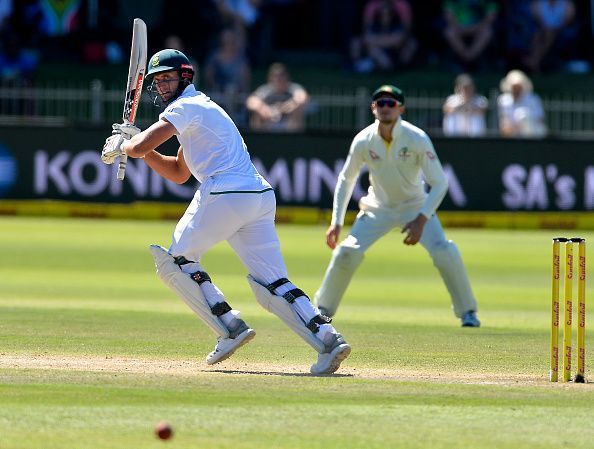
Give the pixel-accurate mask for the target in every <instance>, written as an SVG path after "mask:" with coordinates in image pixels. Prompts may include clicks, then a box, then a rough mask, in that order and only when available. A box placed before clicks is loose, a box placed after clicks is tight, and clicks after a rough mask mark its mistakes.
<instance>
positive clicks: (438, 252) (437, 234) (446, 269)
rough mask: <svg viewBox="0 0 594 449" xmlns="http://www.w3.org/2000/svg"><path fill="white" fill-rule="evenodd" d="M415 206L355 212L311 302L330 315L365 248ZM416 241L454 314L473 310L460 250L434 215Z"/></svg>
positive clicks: (474, 304)
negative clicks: (436, 272)
mask: <svg viewBox="0 0 594 449" xmlns="http://www.w3.org/2000/svg"><path fill="white" fill-rule="evenodd" d="M418 210H419V209H418V207H409V208H408V210H406V209H405V210H404V211H402V212H400V213H393V212H391V211H390V210H378V211H373V212H372V211H365V212H363V211H361V212H359V214H358V215H357V220H356V221H355V223H354V224H353V227H352V228H351V232H350V233H349V235H348V236H347V238H346V239H344V240H343V241H342V242H341V243H340V245H339V246H338V247H337V248H336V249H335V250H334V251H333V253H332V260H331V261H330V264H329V265H328V269H327V270H326V274H325V275H324V280H323V281H322V285H321V286H320V288H319V290H318V291H317V292H316V294H315V297H314V303H315V305H316V306H317V307H319V308H322V309H323V310H324V313H327V314H328V315H330V316H333V315H334V314H335V313H336V310H337V309H338V305H339V304H340V301H341V299H342V296H343V295H344V293H345V291H346V289H347V287H348V285H349V283H350V281H351V278H352V277H353V275H354V273H355V271H356V269H357V267H358V266H359V264H360V263H361V262H362V260H363V255H364V254H365V252H366V251H367V249H368V248H369V247H370V246H371V245H373V244H374V243H375V242H376V241H377V240H378V239H380V238H381V237H383V236H384V235H386V234H387V233H388V232H390V231H391V230H392V229H394V228H396V227H399V228H402V226H404V225H405V224H406V223H408V222H409V221H411V220H412V219H414V218H415V217H416V216H417V215H418V213H419V212H418ZM419 243H420V244H421V245H422V246H423V247H424V248H425V249H426V250H427V252H428V253H429V255H430V256H431V258H432V260H433V264H434V265H435V267H436V268H437V269H438V270H439V273H440V275H441V277H442V279H443V281H444V283H445V286H446V288H447V290H448V292H449V294H450V298H451V301H452V308H453V310H454V314H455V315H456V316H457V317H461V316H462V315H463V314H464V313H465V312H468V311H469V310H474V311H476V310H477V307H478V306H477V301H476V299H475V297H474V294H473V292H472V288H471V286H470V281H469V280H468V276H467V274H466V268H465V267H464V263H463V261H462V257H461V255H460V252H459V251H458V248H457V246H456V245H455V244H454V242H452V241H451V240H447V239H446V237H445V234H444V232H443V228H442V226H441V223H440V221H439V218H437V215H433V216H432V217H431V218H430V219H429V220H428V221H427V223H425V227H424V228H423V234H422V236H421V240H420V242H419Z"/></svg>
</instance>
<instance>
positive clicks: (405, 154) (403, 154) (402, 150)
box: [398, 147, 410, 160]
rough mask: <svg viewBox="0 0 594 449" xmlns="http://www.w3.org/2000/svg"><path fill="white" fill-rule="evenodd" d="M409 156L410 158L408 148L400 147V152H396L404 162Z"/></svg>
mask: <svg viewBox="0 0 594 449" xmlns="http://www.w3.org/2000/svg"><path fill="white" fill-rule="evenodd" d="M409 156H410V151H409V149H408V147H402V148H400V151H398V157H401V158H402V159H405V160H406V158H407V157H409Z"/></svg>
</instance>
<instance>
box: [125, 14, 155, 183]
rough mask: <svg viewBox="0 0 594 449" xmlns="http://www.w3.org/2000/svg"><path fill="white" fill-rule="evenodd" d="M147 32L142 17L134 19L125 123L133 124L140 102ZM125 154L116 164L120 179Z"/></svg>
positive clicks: (144, 70) (144, 69)
mask: <svg viewBox="0 0 594 449" xmlns="http://www.w3.org/2000/svg"><path fill="white" fill-rule="evenodd" d="M147 47H148V44H147V33H146V24H145V23H144V21H143V20H142V19H134V26H133V28H132V46H131V48H130V66H129V68H128V83H127V85H126V96H125V98H124V110H123V112H122V120H123V122H124V123H127V124H134V122H135V121H136V112H137V111H138V105H139V104H140V96H141V94H142V84H143V83H144V75H145V72H146V58H147ZM127 159H128V158H127V156H125V155H124V156H122V157H121V158H120V163H119V166H118V179H119V180H120V181H121V180H123V179H124V176H125V174H126V162H127Z"/></svg>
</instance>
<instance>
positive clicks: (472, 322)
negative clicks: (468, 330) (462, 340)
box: [460, 310, 481, 327]
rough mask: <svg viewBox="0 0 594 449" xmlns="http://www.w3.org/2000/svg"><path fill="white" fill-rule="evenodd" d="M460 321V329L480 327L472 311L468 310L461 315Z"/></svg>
mask: <svg viewBox="0 0 594 449" xmlns="http://www.w3.org/2000/svg"><path fill="white" fill-rule="evenodd" d="M460 320H461V321H462V327H481V322H480V321H479V319H478V318H477V316H476V312H475V311H474V310H469V311H468V312H466V313H465V314H464V315H462V318H460Z"/></svg>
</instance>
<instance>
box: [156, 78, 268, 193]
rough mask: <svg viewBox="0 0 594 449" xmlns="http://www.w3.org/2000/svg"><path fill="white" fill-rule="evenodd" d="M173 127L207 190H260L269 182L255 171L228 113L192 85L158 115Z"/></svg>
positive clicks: (189, 163) (193, 168) (208, 191)
mask: <svg viewBox="0 0 594 449" xmlns="http://www.w3.org/2000/svg"><path fill="white" fill-rule="evenodd" d="M159 118H160V119H165V120H167V121H168V122H170V123H171V124H172V125H173V126H174V127H175V129H176V131H177V132H176V136H177V139H178V141H179V143H180V145H181V146H182V148H183V154H184V159H185V161H186V164H187V166H188V168H189V169H190V172H191V173H192V175H193V176H194V177H195V178H196V179H197V180H198V181H200V182H201V183H202V187H201V189H202V190H203V193H204V194H205V195H206V194H208V193H210V192H212V193H221V192H228V191H260V190H263V189H268V188H270V184H269V183H268V182H267V181H266V180H265V179H264V178H263V177H262V176H261V175H260V174H259V173H258V171H257V170H256V167H254V164H252V161H251V160H250V155H249V153H248V151H247V147H246V145H245V143H244V141H243V138H242V137H241V134H240V133H239V130H238V129H237V127H236V126H235V123H233V120H231V118H230V117H229V115H227V113H226V112H225V111H224V110H223V109H222V108H221V107H220V106H219V105H218V104H216V103H215V102H214V101H212V100H211V99H210V98H209V97H208V96H206V95H205V94H204V93H202V92H200V91H197V90H196V89H195V88H194V86H193V85H190V86H188V87H186V88H185V89H184V91H183V93H182V94H181V95H180V96H179V97H178V98H177V99H175V100H174V101H173V102H172V103H171V104H170V105H168V106H167V108H166V109H165V111H164V112H162V113H161V114H160V115H159Z"/></svg>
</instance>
